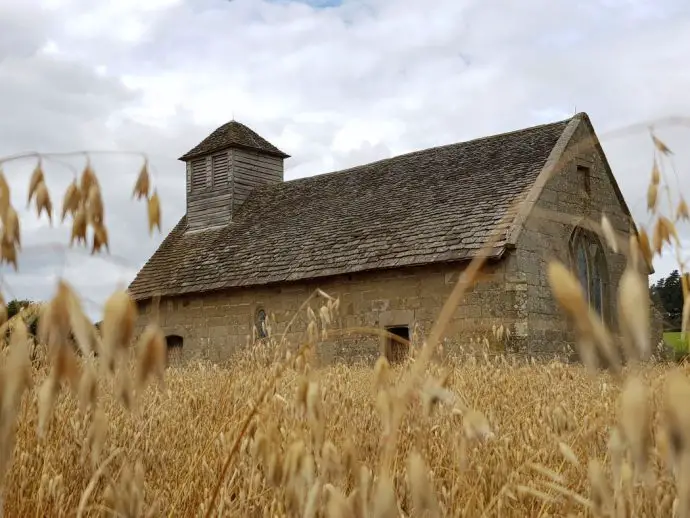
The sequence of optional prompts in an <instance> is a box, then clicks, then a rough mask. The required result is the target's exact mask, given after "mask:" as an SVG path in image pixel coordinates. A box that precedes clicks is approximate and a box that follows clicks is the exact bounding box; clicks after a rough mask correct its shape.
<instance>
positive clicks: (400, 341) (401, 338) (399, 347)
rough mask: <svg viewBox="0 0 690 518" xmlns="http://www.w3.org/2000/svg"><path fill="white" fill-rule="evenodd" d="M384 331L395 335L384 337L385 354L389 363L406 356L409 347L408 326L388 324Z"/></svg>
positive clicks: (398, 360) (396, 361) (399, 360)
mask: <svg viewBox="0 0 690 518" xmlns="http://www.w3.org/2000/svg"><path fill="white" fill-rule="evenodd" d="M386 331H388V332H389V333H390V334H392V335H395V336H388V337H386V356H387V357H388V361H389V362H391V363H398V362H401V361H403V360H404V359H405V358H407V356H408V353H409V349H410V328H409V327H408V326H389V327H386Z"/></svg>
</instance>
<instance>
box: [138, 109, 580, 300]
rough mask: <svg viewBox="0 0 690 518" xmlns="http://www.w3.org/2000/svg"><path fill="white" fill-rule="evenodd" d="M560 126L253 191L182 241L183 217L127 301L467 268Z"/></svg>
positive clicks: (525, 186)
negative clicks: (460, 264) (447, 265)
mask: <svg viewBox="0 0 690 518" xmlns="http://www.w3.org/2000/svg"><path fill="white" fill-rule="evenodd" d="M568 122H570V120H565V121H561V122H556V123H552V124H546V125H541V126H536V127H532V128H527V129H524V130H519V131H515V132H511V133H505V134H501V135H496V136H492V137H486V138H482V139H477V140H472V141H469V142H463V143H457V144H451V145H445V146H440V147H435V148H431V149H425V150H422V151H417V152H413V153H408V154H405V155H401V156H397V157H394V158H390V159H386V160H381V161H378V162H374V163H370V164H366V165H362V166H358V167H353V168H351V169H347V170H343V171H337V172H333V173H328V174H323V175H319V176H313V177H309V178H302V179H298V180H292V181H288V182H283V183H280V184H274V185H270V186H266V187H261V188H258V189H256V190H255V191H254V192H253V193H252V194H251V195H250V196H249V198H248V199H247V200H246V201H245V202H244V204H243V205H242V206H241V207H240V209H239V210H238V211H237V213H236V214H235V215H234V216H233V221H232V223H230V224H229V225H227V226H226V227H222V228H215V229H209V230H204V231H194V232H189V233H185V228H186V219H185V217H182V218H181V220H180V221H179V222H178V223H177V225H176V226H175V228H174V229H173V230H172V231H171V233H170V234H169V235H168V236H167V237H166V239H165V240H164V241H163V243H162V244H161V246H160V247H159V249H158V250H157V251H156V252H155V253H154V255H153V256H152V257H151V258H150V260H149V261H148V262H147V263H146V264H145V265H144V267H143V268H142V269H141V271H140V272H139V274H138V275H137V276H136V278H135V279H134V281H133V282H132V284H131V285H130V287H129V290H130V293H131V295H132V296H133V297H134V298H135V299H144V298H148V297H151V296H153V295H156V294H157V295H161V296H166V295H176V294H182V293H192V292H202V291H207V290H214V289H222V288H230V287H237V286H249V285H260V284H267V283H273V282H281V281H293V280H299V279H308V278H317V277H322V276H327V275H332V274H344V273H353V272H360V271H366V270H373V269H378V268H389V267H398V266H405V265H422V264H428V263H433V262H438V261H457V260H466V259H469V258H471V257H472V256H473V254H476V252H477V251H478V250H479V249H480V248H481V247H482V245H483V242H484V240H485V239H486V238H487V237H488V236H489V235H490V234H491V232H492V231H493V230H494V229H497V225H498V224H499V221H500V220H501V219H502V218H503V216H504V215H505V214H506V210H507V209H508V208H509V207H510V206H511V205H512V204H513V203H515V202H516V201H518V200H519V199H522V198H523V197H524V196H525V195H526V193H527V192H528V190H529V189H530V187H531V185H532V184H533V183H534V182H535V180H536V178H537V176H538V175H539V173H540V171H541V170H542V168H543V166H544V164H545V162H546V160H547V158H548V156H549V154H550V152H551V150H552V148H553V147H554V145H555V144H556V142H557V141H558V139H559V137H560V135H561V134H562V133H563V131H564V129H565V128H566V126H567V124H568ZM510 223H512V221H509V222H508V223H507V224H504V227H505V230H506V231H507V230H508V227H509V225H510ZM498 230H500V231H501V232H502V231H503V230H504V229H503V228H500V229H498ZM503 236H504V237H503V238H502V239H501V240H500V241H499V242H498V243H497V245H496V248H495V249H494V250H493V251H492V254H493V255H495V256H499V255H500V254H501V253H502V251H503V249H504V245H505V244H506V237H505V233H504V234H503Z"/></svg>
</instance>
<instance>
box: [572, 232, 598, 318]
mask: <svg viewBox="0 0 690 518" xmlns="http://www.w3.org/2000/svg"><path fill="white" fill-rule="evenodd" d="M570 253H571V257H572V261H573V265H574V267H575V271H576V273H577V277H578V279H579V280H580V284H581V285H582V289H583V291H584V293H585V297H586V298H587V300H588V302H589V305H590V306H591V307H592V308H593V309H594V310H595V311H596V312H597V313H599V315H600V316H601V317H602V318H603V317H604V313H605V311H604V308H605V307H606V304H605V290H606V260H605V257H604V250H603V248H602V246H601V242H600V241H599V239H598V238H597V237H596V236H595V235H594V234H592V233H590V232H587V231H585V230H583V229H580V228H578V229H576V230H575V232H573V236H572V238H571V241H570Z"/></svg>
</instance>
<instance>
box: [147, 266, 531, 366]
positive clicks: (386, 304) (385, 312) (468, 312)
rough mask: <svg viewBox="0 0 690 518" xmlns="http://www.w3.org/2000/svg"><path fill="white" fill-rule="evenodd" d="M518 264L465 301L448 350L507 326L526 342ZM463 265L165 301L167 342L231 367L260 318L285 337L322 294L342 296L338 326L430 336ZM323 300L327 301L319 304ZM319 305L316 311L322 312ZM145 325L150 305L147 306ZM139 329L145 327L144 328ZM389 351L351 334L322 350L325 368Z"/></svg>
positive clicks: (301, 324)
mask: <svg viewBox="0 0 690 518" xmlns="http://www.w3.org/2000/svg"><path fill="white" fill-rule="evenodd" d="M514 265H515V261H514V260H512V259H509V260H507V261H502V262H500V263H498V264H491V265H488V266H487V268H486V269H485V270H486V271H485V273H484V275H483V276H482V279H481V281H480V282H478V283H477V284H476V285H475V286H474V287H473V288H472V289H471V290H470V291H469V292H468V293H467V294H466V296H465V297H464V300H463V301H462V304H461V305H460V306H459V307H458V308H457V309H456V311H455V312H454V315H453V319H452V321H451V322H450V325H449V328H448V330H447V337H448V339H449V343H450V344H453V343H455V344H466V343H467V342H468V339H469V338H470V337H474V336H478V335H482V336H486V335H488V338H491V328H492V326H493V325H496V326H497V327H498V326H500V325H503V326H504V327H506V328H510V329H511V334H512V335H513V337H512V339H513V340H520V339H524V338H525V336H524V333H525V331H526V329H527V320H526V292H527V284H526V280H525V278H524V275H520V274H518V273H515V272H514V271H511V268H512V269H514ZM462 269H463V266H462V265H454V266H452V265H447V266H438V265H436V266H433V267H420V268H408V269H404V270H397V271H396V270H390V271H387V272H377V273H376V272H372V273H361V274H352V275H344V276H339V277H334V278H331V279H326V280H324V281H323V282H320V283H316V282H310V283H294V284H290V285H285V284H282V285H280V286H276V287H264V288H254V289H237V290H230V291H225V292H218V293H214V294H207V295H205V296H204V297H203V298H202V297H194V296H190V297H178V298H173V299H163V300H162V301H161V303H160V311H159V318H160V322H161V324H162V326H163V329H164V331H165V332H166V334H168V335H178V336H181V337H182V338H183V347H182V351H179V353H181V359H182V360H184V361H187V360H196V359H204V360H209V361H213V362H223V361H226V360H228V359H229V358H230V357H231V356H232V355H233V353H235V352H237V351H239V350H240V349H243V348H245V347H246V346H247V343H248V337H250V336H252V326H254V324H255V317H256V313H257V311H258V310H259V309H260V308H262V309H264V310H265V311H266V312H267V313H268V314H269V315H272V316H273V318H274V319H275V322H274V323H273V324H272V325H273V328H272V330H271V331H272V333H273V334H281V333H282V332H283V331H284V330H285V327H286V326H287V324H288V322H290V320H291V319H292V318H293V316H294V315H295V314H296V313H297V310H298V309H299V307H300V306H301V305H302V303H303V302H304V301H305V300H306V299H307V297H308V296H309V294H310V293H311V292H312V291H313V290H315V289H316V288H317V287H318V288H320V289H322V290H323V291H325V292H326V293H328V294H329V295H331V296H333V297H340V311H339V313H340V316H339V319H338V321H337V322H335V323H334V327H335V328H337V329H340V330H341V331H345V330H347V329H348V328H350V329H351V328H362V327H369V328H379V329H381V328H385V327H387V326H401V325H402V326H409V329H410V332H411V333H412V330H413V329H414V328H415V326H417V328H418V330H419V332H420V333H422V334H424V333H426V332H428V330H429V329H430V327H431V325H432V324H433V322H434V321H435V320H436V318H438V315H439V313H440V311H441V308H442V306H443V304H444V303H445V301H446V299H447V298H448V296H449V294H450V292H451V290H452V289H453V287H454V285H455V283H456V282H457V280H458V275H459V274H460V272H461V271H462ZM321 301H323V299H321ZM321 303H323V302H318V299H317V300H316V301H315V302H314V303H313V304H312V309H314V310H315V311H317V312H318V309H319V307H318V304H321ZM141 312H142V315H143V316H144V318H142V319H141V320H140V323H139V324H140V326H143V325H145V323H146V320H147V318H146V316H147V315H150V305H148V304H145V305H142V307H141ZM306 326H307V319H306V311H303V312H302V315H301V316H299V318H297V319H296V320H295V322H294V323H293V326H292V330H291V332H289V333H288V339H289V341H290V343H291V344H293V345H295V344H297V343H298V341H299V340H301V339H304V337H305V332H306ZM140 329H141V327H140ZM382 347H383V343H382V340H381V339H380V338H379V337H376V336H367V335H366V334H363V333H352V334H351V335H348V336H342V337H341V338H333V339H331V340H329V341H328V342H327V343H325V344H321V345H320V346H319V355H320V357H321V359H322V360H323V361H325V362H329V361H333V360H338V361H342V360H346V361H357V360H364V361H372V360H375V359H376V357H377V356H378V355H379V353H380V351H381V350H382V349H381V348H382Z"/></svg>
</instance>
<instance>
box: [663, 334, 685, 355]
mask: <svg viewBox="0 0 690 518" xmlns="http://www.w3.org/2000/svg"><path fill="white" fill-rule="evenodd" d="M664 340H665V341H666V343H667V344H668V345H670V346H671V347H673V350H674V351H676V352H678V353H687V352H688V338H687V337H685V339H683V338H682V333H680V332H668V333H664Z"/></svg>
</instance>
